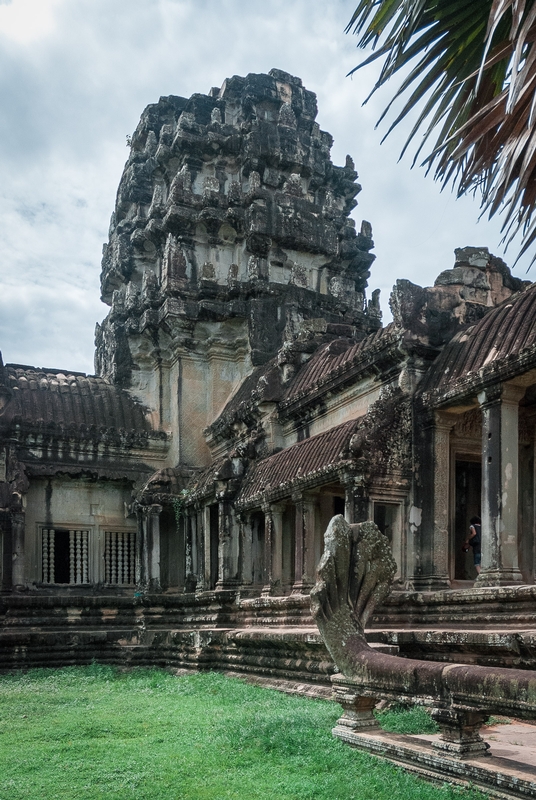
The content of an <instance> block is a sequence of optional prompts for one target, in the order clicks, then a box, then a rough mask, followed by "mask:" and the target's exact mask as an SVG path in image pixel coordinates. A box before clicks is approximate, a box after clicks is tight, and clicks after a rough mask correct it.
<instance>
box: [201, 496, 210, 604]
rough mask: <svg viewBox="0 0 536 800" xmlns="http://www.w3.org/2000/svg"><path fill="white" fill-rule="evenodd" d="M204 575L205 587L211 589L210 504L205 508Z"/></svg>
mask: <svg viewBox="0 0 536 800" xmlns="http://www.w3.org/2000/svg"><path fill="white" fill-rule="evenodd" d="M203 553H204V559H203V575H204V581H203V583H204V588H205V589H210V588H211V586H210V580H211V562H210V555H211V554H210V506H205V508H204V509H203Z"/></svg>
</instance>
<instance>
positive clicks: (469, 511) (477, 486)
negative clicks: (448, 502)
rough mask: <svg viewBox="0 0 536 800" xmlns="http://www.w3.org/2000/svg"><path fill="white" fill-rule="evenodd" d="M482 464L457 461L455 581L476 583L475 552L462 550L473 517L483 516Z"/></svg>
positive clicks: (470, 549)
mask: <svg viewBox="0 0 536 800" xmlns="http://www.w3.org/2000/svg"><path fill="white" fill-rule="evenodd" d="M481 489H482V464H481V463H480V461H465V460H461V459H456V498H455V515H454V579H455V580H459V581H474V580H475V579H476V570H475V567H474V564H473V550H472V548H469V552H468V553H464V552H463V550H462V546H463V543H464V542H465V540H466V539H467V536H468V534H469V526H470V519H471V517H475V516H478V517H480V516H481V513H480V496H481Z"/></svg>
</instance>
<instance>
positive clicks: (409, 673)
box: [311, 516, 536, 758]
mask: <svg viewBox="0 0 536 800" xmlns="http://www.w3.org/2000/svg"><path fill="white" fill-rule="evenodd" d="M395 568H396V567H395V564H394V561H393V559H392V556H391V554H390V548H389V543H388V541H387V538H386V537H385V536H383V535H382V534H381V533H380V531H379V529H378V528H377V527H376V526H375V525H374V523H372V522H364V523H359V524H357V525H349V524H348V523H347V522H346V521H345V520H344V518H343V517H342V516H337V517H334V518H333V519H332V521H331V522H330V524H329V526H328V529H327V531H326V534H325V550H324V555H323V556H322V559H321V561H320V563H319V565H318V570H317V576H318V577H317V583H316V585H315V587H314V588H313V590H312V592H311V609H312V613H313V616H314V618H315V619H316V622H317V624H318V627H319V630H320V633H321V634H322V637H323V639H324V642H325V644H326V647H327V648H328V650H329V652H330V653H331V656H332V657H333V660H334V661H335V663H336V665H337V666H338V667H339V669H340V670H341V673H342V674H341V675H340V676H335V677H334V678H333V683H334V690H335V698H336V699H338V700H339V701H340V702H341V704H342V705H343V708H345V714H344V715H343V717H342V719H341V720H339V723H338V726H339V727H340V728H341V729H342V730H343V731H344V729H346V730H348V729H353V730H355V729H360V728H363V727H374V726H375V725H376V722H375V719H374V717H373V715H372V709H373V707H374V703H371V702H370V699H371V698H376V699H377V700H380V699H386V700H390V701H398V702H403V703H408V702H410V703H414V702H418V703H421V704H424V705H429V706H432V707H433V709H434V712H433V716H434V717H435V719H436V720H437V722H438V724H439V726H440V729H441V731H442V735H441V738H440V741H439V743H438V745H437V746H438V747H439V748H440V749H442V750H443V751H447V752H448V754H449V755H450V756H454V757H456V758H468V757H471V756H476V755H482V754H483V753H485V752H486V750H487V749H488V746H487V745H486V743H485V742H484V741H483V740H482V739H481V737H480V735H479V733H478V729H479V727H480V726H481V725H482V724H483V722H484V721H485V719H486V717H487V715H489V714H490V713H498V714H513V715H515V716H517V717H521V718H525V719H535V718H536V673H534V672H532V671H528V670H516V669H504V668H497V669H496V668H492V667H479V666H475V665H472V664H471V665H468V664H464V665H461V664H460V665H458V664H449V665H448V666H447V665H445V664H441V663H436V662H430V661H418V660H414V659H405V658H399V657H397V656H391V655H386V654H384V653H379V652H376V651H374V650H373V649H372V648H371V647H370V646H369V645H368V643H367V641H366V638H365V632H364V629H365V625H366V622H367V620H368V619H369V617H370V615H371V613H372V611H373V609H374V606H375V605H376V604H377V603H379V602H382V601H383V600H384V599H385V598H386V597H387V595H388V593H389V590H390V584H391V581H392V579H393V576H394V573H395ZM335 733H336V734H337V729H335ZM341 738H348V737H347V734H346V733H345V732H344V733H343V734H342V736H341Z"/></svg>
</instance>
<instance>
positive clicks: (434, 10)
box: [347, 0, 536, 259]
mask: <svg viewBox="0 0 536 800" xmlns="http://www.w3.org/2000/svg"><path fill="white" fill-rule="evenodd" d="M347 31H348V32H350V31H351V32H353V33H355V34H357V36H358V37H359V39H358V47H362V48H364V47H372V53H371V54H370V55H369V56H368V58H367V59H365V61H363V63H361V64H359V65H358V66H357V67H356V68H355V69H354V70H352V72H355V71H356V70H357V69H360V68H361V67H363V66H365V64H370V63H371V62H373V61H376V60H378V59H380V60H382V59H383V62H382V66H381V70H380V75H379V77H378V80H377V82H376V84H375V86H374V89H373V90H372V93H371V94H373V93H374V92H375V91H376V90H377V89H378V88H380V87H381V86H383V85H384V84H385V83H387V81H389V80H390V79H391V78H392V77H393V76H394V75H396V73H398V72H400V70H403V71H404V72H405V73H407V74H406V77H405V78H404V80H403V81H402V83H401V85H400V87H399V88H398V90H397V91H396V92H395V94H394V96H393V99H392V100H391V102H390V103H389V104H388V106H387V108H386V109H385V111H384V112H383V114H382V116H381V117H380V120H379V121H381V120H382V119H383V118H384V117H385V116H386V115H387V114H388V113H389V111H390V110H391V109H392V106H393V103H394V102H395V101H396V100H398V99H399V98H400V97H401V96H406V100H405V103H404V105H403V107H402V110H401V111H400V112H399V113H398V114H397V116H396V117H395V119H394V121H393V122H392V124H391V125H390V127H389V129H388V131H387V134H386V135H388V134H389V133H390V132H391V131H392V129H393V128H394V127H396V126H397V125H399V124H400V122H402V120H404V119H405V118H406V117H407V115H408V114H409V113H410V112H411V111H413V110H414V109H416V108H417V107H418V108H419V116H418V119H417V122H416V123H415V124H414V126H413V128H412V130H411V131H410V134H409V137H408V139H407V142H406V144H405V146H404V150H403V153H404V152H405V151H406V149H407V148H408V146H409V144H410V143H411V142H412V141H414V140H415V137H416V136H417V134H418V132H419V131H420V132H421V136H422V139H421V142H420V143H419V145H418V147H417V154H419V153H421V151H422V149H423V147H424V146H425V144H426V143H427V142H429V140H430V137H432V136H433V137H435V142H434V144H433V146H432V148H431V152H430V154H429V155H428V157H427V158H426V159H425V161H424V162H423V163H424V164H425V165H426V166H427V168H428V169H433V171H434V175H435V178H437V179H438V180H440V181H441V182H442V183H443V184H446V183H452V184H453V186H454V187H455V188H456V190H457V192H458V194H462V193H465V192H469V191H479V192H481V197H482V206H483V208H484V211H485V212H487V213H488V214H489V215H490V216H492V215H493V214H495V213H496V212H497V211H499V210H503V211H504V213H505V219H504V224H503V231H504V232H505V238H507V239H508V241H511V239H512V238H514V237H515V236H516V235H517V233H518V232H521V236H522V241H521V253H520V255H521V254H523V253H525V252H526V251H527V249H528V248H529V247H531V246H532V244H533V243H534V242H536V220H534V219H533V217H534V216H536V215H534V210H535V208H536V0H470V2H467V0H360V3H359V5H358V6H357V8H356V10H355V12H354V14H353V16H352V19H351V20H350V22H349V24H348V27H347ZM408 70H409V71H408ZM350 74H352V73H350ZM408 93H409V96H408ZM416 157H417V156H416ZM416 157H415V158H416ZM413 163H415V159H414V162H413ZM535 259H536V255H535Z"/></svg>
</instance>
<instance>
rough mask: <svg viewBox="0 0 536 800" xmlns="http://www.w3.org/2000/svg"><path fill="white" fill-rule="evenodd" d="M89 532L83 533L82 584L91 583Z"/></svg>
mask: <svg viewBox="0 0 536 800" xmlns="http://www.w3.org/2000/svg"><path fill="white" fill-rule="evenodd" d="M88 545H89V531H82V583H89V552H88V551H89V547H88Z"/></svg>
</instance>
